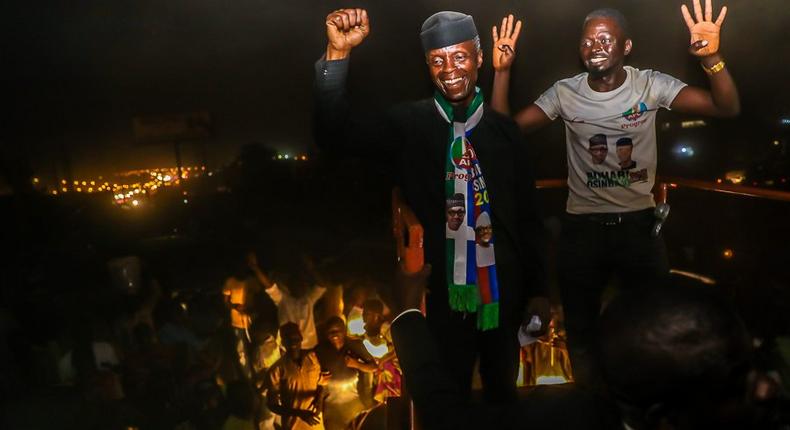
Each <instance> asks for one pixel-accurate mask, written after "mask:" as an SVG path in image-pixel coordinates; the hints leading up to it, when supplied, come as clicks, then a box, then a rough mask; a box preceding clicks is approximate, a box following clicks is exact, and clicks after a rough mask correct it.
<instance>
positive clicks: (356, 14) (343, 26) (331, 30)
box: [326, 8, 370, 60]
mask: <svg viewBox="0 0 790 430" xmlns="http://www.w3.org/2000/svg"><path fill="white" fill-rule="evenodd" d="M368 33H370V22H369V21H368V12H367V11H366V10H365V9H358V8H357V9H338V10H336V11H334V12H332V13H330V14H329V15H327V17H326V37H327V39H328V41H329V44H328V45H327V48H326V51H327V59H328V60H335V59H339V58H345V57H347V56H348V54H349V53H350V52H351V50H352V49H353V48H355V47H356V46H357V45H359V44H360V43H362V41H363V40H365V38H366V37H367V36H368ZM330 57H332V58H330Z"/></svg>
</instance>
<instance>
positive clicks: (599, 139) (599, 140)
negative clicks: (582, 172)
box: [590, 134, 606, 148]
mask: <svg viewBox="0 0 790 430" xmlns="http://www.w3.org/2000/svg"><path fill="white" fill-rule="evenodd" d="M593 146H606V135H605V134H596V135H594V136H593V137H591V138H590V148H592V147H593Z"/></svg>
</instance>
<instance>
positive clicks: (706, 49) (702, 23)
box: [680, 0, 727, 57]
mask: <svg viewBox="0 0 790 430" xmlns="http://www.w3.org/2000/svg"><path fill="white" fill-rule="evenodd" d="M680 12H681V13H682V14H683V19H684V20H685V21H686V26H688V28H689V33H691V45H690V46H689V52H690V53H691V55H695V56H697V57H707V56H709V55H713V54H715V53H717V52H718V51H719V33H720V32H721V24H722V23H723V22H724V17H725V16H727V6H724V7H722V8H721V12H719V17H718V18H716V21H715V22H714V21H713V6H712V5H711V0H705V12H704V14H703V11H702V6H700V2H699V0H694V18H692V17H691V13H690V12H689V9H688V8H687V7H686V5H682V6H681V7H680ZM695 19H696V22H695Z"/></svg>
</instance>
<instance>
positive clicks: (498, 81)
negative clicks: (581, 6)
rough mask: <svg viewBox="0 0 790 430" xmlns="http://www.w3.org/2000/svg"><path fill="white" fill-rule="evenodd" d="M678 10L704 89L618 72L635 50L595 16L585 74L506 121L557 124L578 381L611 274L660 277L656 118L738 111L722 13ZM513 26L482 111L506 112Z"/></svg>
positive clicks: (587, 37) (586, 376)
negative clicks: (722, 48)
mask: <svg viewBox="0 0 790 430" xmlns="http://www.w3.org/2000/svg"><path fill="white" fill-rule="evenodd" d="M681 12H682V15H683V17H684V19H685V21H686V25H687V26H688V28H689V32H690V34H691V45H690V46H689V52H690V53H691V54H692V55H694V56H696V57H698V58H699V59H700V62H701V66H702V68H703V70H704V71H705V72H706V73H707V75H708V78H709V81H710V90H707V89H703V88H697V87H692V86H688V85H686V84H685V83H683V82H681V81H679V80H678V79H675V78H673V77H672V76H669V75H666V74H663V73H660V72H657V71H653V70H639V69H636V68H634V67H630V66H626V65H625V64H624V63H625V58H626V56H627V55H628V54H629V53H630V52H631V50H632V49H633V46H634V44H633V42H632V40H631V39H630V38H629V35H628V26H627V23H626V20H625V17H623V15H622V14H621V13H620V12H618V11H616V10H613V9H599V10H595V11H593V12H591V13H590V14H589V15H587V17H586V18H585V20H584V25H583V28H582V35H581V39H580V44H579V54H580V57H581V60H582V62H583V63H584V66H585V68H586V69H587V72H585V73H581V74H579V75H576V76H574V77H571V78H567V79H562V80H560V81H557V82H556V83H554V85H552V86H551V87H550V88H549V89H548V90H546V91H545V92H544V93H543V94H542V95H541V96H540V97H539V98H538V99H537V100H536V101H535V102H534V103H533V104H531V105H529V106H527V107H526V108H525V109H523V110H521V111H520V112H518V113H516V114H515V116H514V119H515V120H516V122H517V123H518V125H519V126H520V127H521V129H522V130H523V131H524V132H531V131H534V130H537V129H539V128H542V127H544V126H546V125H548V124H550V123H551V122H552V121H554V120H555V119H557V118H560V119H562V120H563V122H564V123H565V136H566V148H567V158H568V189H569V192H568V201H567V206H566V212H567V215H566V219H565V223H564V227H563V232H562V238H561V244H560V252H559V264H558V266H559V280H560V289H561V293H562V300H563V306H564V310H565V316H566V327H567V331H568V337H569V339H568V340H569V349H570V352H571V361H572V365H573V369H574V374H575V375H574V376H575V378H576V380H577V381H579V382H582V383H585V382H589V383H592V384H594V383H595V382H596V381H597V380H598V379H599V378H598V376H597V373H598V372H597V371H596V368H597V367H596V366H595V365H594V361H593V360H592V357H591V356H590V354H589V351H590V348H589V346H590V345H591V344H592V342H593V339H592V337H593V330H594V327H595V323H596V321H597V317H598V313H599V310H600V306H601V294H602V291H603V289H604V287H605V285H606V283H607V282H608V280H609V278H610V277H611V275H612V274H613V273H617V274H618V275H619V276H620V277H621V278H622V279H624V280H627V283H628V284H632V285H640V286H641V285H647V284H649V283H651V282H652V281H655V280H657V279H660V278H661V277H664V276H666V275H667V274H668V272H669V264H668V262H667V256H666V248H665V246H664V243H663V240H662V239H661V238H660V237H653V236H652V235H651V230H652V226H653V223H654V222H655V216H654V215H653V211H654V207H655V203H654V201H653V195H652V194H651V189H652V188H653V185H654V182H655V173H656V129H655V121H656V111H657V110H658V109H659V108H665V109H672V110H676V111H679V112H683V113H690V114H696V115H708V116H715V117H728V116H734V115H737V114H738V112H739V110H740V102H739V99H738V91H737V89H736V87H735V83H734V81H733V79H732V77H731V76H730V74H729V72H728V70H727V68H726V67H725V64H724V61H723V60H722V58H721V56H720V55H719V53H718V48H719V34H720V29H721V24H722V22H723V21H724V16H725V15H726V12H727V11H726V7H724V8H722V11H721V13H720V14H719V16H718V18H717V19H716V20H715V21H713V8H712V5H711V0H706V4H705V10H704V11H703V8H702V7H701V5H700V3H699V0H694V15H695V17H694V18H692V16H691V13H689V11H688V9H687V8H686V6H685V5H684V6H682V7H681ZM520 29H521V22H520V21H519V22H517V23H516V24H515V27H514V25H513V16H512V15H511V16H509V17H507V18H505V19H503V21H502V26H501V27H500V28H499V31H497V28H496V27H494V28H493V33H494V55H493V58H494V69H495V79H494V95H493V99H492V103H491V105H492V106H493V107H494V109H497V110H499V111H500V112H503V113H508V111H509V108H508V100H507V92H508V85H509V79H510V77H509V73H510V66H511V65H512V63H513V59H514V56H515V43H516V39H517V38H518V33H519V31H520ZM610 147H611V149H610Z"/></svg>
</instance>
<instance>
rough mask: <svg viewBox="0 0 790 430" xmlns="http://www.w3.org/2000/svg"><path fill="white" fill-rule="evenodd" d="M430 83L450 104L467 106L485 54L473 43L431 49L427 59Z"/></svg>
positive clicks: (468, 41) (471, 41) (473, 92)
mask: <svg viewBox="0 0 790 430" xmlns="http://www.w3.org/2000/svg"><path fill="white" fill-rule="evenodd" d="M425 58H426V61H427V63H428V71H429V73H430V74H431V81H433V84H434V85H435V86H436V88H437V89H438V90H439V92H441V93H442V95H443V96H444V98H445V99H447V101H448V102H450V103H451V104H454V105H457V104H460V105H463V106H466V105H468V104H469V103H470V102H471V101H472V98H474V94H475V91H474V89H475V84H477V69H479V68H480V66H481V65H482V64H483V52H482V50H478V49H477V48H476V47H475V42H474V41H473V40H467V41H466V42H461V43H459V44H456V45H451V46H446V47H444V48H439V49H432V50H430V51H428V53H427V54H426V56H425Z"/></svg>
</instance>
